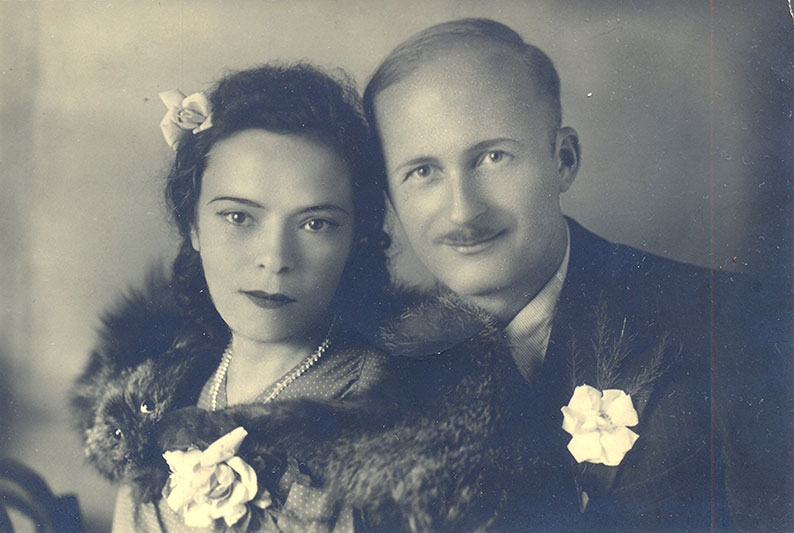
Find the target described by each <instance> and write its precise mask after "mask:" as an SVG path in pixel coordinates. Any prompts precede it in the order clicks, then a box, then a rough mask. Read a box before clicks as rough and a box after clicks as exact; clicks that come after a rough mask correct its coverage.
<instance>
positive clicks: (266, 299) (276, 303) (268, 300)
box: [240, 291, 295, 309]
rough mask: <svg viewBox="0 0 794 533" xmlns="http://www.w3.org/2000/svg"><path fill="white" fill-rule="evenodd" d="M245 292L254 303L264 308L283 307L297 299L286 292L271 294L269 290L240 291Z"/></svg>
mask: <svg viewBox="0 0 794 533" xmlns="http://www.w3.org/2000/svg"><path fill="white" fill-rule="evenodd" d="M240 292H242V293H243V294H245V295H246V296H247V297H248V299H249V300H251V301H252V302H253V303H254V305H257V306H259V307H261V308H262V309H276V308H278V307H283V306H285V305H287V304H291V303H292V302H294V301H295V300H293V299H292V298H290V297H289V296H287V295H286V294H279V293H277V294H269V293H267V292H262V291H240Z"/></svg>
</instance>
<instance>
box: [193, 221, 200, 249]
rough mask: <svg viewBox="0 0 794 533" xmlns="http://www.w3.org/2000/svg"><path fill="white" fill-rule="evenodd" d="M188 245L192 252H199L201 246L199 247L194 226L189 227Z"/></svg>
mask: <svg viewBox="0 0 794 533" xmlns="http://www.w3.org/2000/svg"><path fill="white" fill-rule="evenodd" d="M190 244H191V245H192V246H193V249H194V250H196V251H197V252H201V246H199V238H198V230H197V229H196V226H190Z"/></svg>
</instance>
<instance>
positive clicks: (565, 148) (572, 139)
mask: <svg viewBox="0 0 794 533" xmlns="http://www.w3.org/2000/svg"><path fill="white" fill-rule="evenodd" d="M581 157H582V151H581V148H580V146H579V136H578V135H577V134H576V130H574V129H573V128H569V127H567V126H566V127H564V128H560V129H559V130H557V138H556V139H555V141H554V160H555V163H556V164H557V172H558V174H559V176H560V192H565V191H567V190H568V189H569V188H570V187H571V185H572V184H573V180H575V179H576V173H577V172H579V162H580V161H581Z"/></svg>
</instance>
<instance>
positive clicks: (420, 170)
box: [405, 165, 433, 180]
mask: <svg viewBox="0 0 794 533" xmlns="http://www.w3.org/2000/svg"><path fill="white" fill-rule="evenodd" d="M432 172H433V169H432V168H430V165H422V166H421V167H416V168H415V169H413V170H411V171H410V172H409V173H408V174H406V175H405V179H406V180H408V179H411V178H417V179H420V180H424V179H427V178H428V177H429V176H430V174H432Z"/></svg>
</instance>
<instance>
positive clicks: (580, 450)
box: [562, 385, 639, 466]
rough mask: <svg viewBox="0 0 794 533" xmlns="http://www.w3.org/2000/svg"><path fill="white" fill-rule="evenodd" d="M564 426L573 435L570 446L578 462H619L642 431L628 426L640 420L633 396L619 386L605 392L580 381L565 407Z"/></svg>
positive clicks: (563, 410) (607, 463)
mask: <svg viewBox="0 0 794 533" xmlns="http://www.w3.org/2000/svg"><path fill="white" fill-rule="evenodd" d="M562 415H563V422H562V429H564V430H565V431H567V432H568V433H570V434H571V435H572V437H573V438H571V440H570V442H569V443H568V450H569V451H570V452H571V454H572V455H573V457H574V459H576V461H577V462H578V463H582V462H584V461H587V462H590V463H600V464H604V465H607V466H617V465H619V464H620V462H621V461H622V460H623V456H625V455H626V452H628V451H629V450H630V449H631V448H632V446H634V443H635V442H636V440H637V439H638V438H639V435H637V434H636V433H634V432H633V431H632V430H630V429H629V427H631V426H636V425H637V424H638V423H639V418H638V417H637V411H636V410H635V409H634V406H633V404H632V402H631V396H629V395H628V394H626V393H625V392H623V391H621V390H617V389H607V390H605V391H604V392H603V393H602V392H601V391H599V390H598V389H595V388H593V387H591V386H589V385H579V386H578V387H576V389H575V390H574V393H573V396H572V397H571V401H570V402H569V403H568V405H566V406H565V407H563V408H562Z"/></svg>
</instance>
